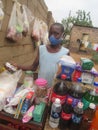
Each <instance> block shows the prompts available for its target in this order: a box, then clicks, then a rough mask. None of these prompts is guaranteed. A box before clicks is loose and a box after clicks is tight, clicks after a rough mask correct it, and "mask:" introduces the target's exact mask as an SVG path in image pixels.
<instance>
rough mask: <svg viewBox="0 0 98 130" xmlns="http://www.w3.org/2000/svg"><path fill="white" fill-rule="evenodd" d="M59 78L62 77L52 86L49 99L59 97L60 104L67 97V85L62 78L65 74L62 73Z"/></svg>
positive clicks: (52, 99)
mask: <svg viewBox="0 0 98 130" xmlns="http://www.w3.org/2000/svg"><path fill="white" fill-rule="evenodd" d="M61 78H62V81H61V82H57V83H56V84H55V85H54V87H53V92H52V96H51V101H52V102H54V100H55V98H59V99H60V101H61V104H63V103H64V102H65V99H66V98H67V93H68V87H67V85H66V84H65V82H64V79H65V78H66V76H65V75H62V77H61Z"/></svg>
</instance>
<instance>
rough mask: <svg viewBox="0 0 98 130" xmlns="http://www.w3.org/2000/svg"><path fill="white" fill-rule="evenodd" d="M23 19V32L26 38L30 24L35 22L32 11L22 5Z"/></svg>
mask: <svg viewBox="0 0 98 130" xmlns="http://www.w3.org/2000/svg"><path fill="white" fill-rule="evenodd" d="M22 10H23V13H22V15H23V16H22V17H23V32H22V34H23V35H24V36H26V35H27V33H28V31H29V24H30V23H31V22H32V21H33V19H34V17H33V15H32V13H31V11H30V10H29V9H28V8H27V6H25V5H22Z"/></svg>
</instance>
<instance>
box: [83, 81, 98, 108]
mask: <svg viewBox="0 0 98 130" xmlns="http://www.w3.org/2000/svg"><path fill="white" fill-rule="evenodd" d="M93 87H94V89H93V90H91V91H90V92H89V91H87V92H86V93H85V94H84V96H83V99H82V101H83V104H84V107H83V109H84V110H85V109H87V108H88V106H89V104H90V103H94V104H98V82H94V85H93Z"/></svg>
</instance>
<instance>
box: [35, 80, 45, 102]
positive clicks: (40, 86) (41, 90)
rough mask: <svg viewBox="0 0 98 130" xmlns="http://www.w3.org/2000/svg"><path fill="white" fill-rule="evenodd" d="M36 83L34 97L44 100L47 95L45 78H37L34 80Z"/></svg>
mask: <svg viewBox="0 0 98 130" xmlns="http://www.w3.org/2000/svg"><path fill="white" fill-rule="evenodd" d="M35 85H36V92H35V94H36V97H37V98H39V100H40V101H44V100H45V97H46V95H47V80H45V79H43V78H38V79H36V80H35Z"/></svg>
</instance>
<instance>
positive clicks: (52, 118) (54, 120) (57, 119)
mask: <svg viewBox="0 0 98 130" xmlns="http://www.w3.org/2000/svg"><path fill="white" fill-rule="evenodd" d="M59 119H60V118H54V117H52V116H50V121H51V122H54V123H58V122H59Z"/></svg>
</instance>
